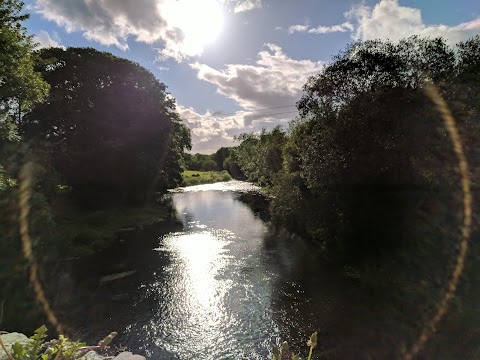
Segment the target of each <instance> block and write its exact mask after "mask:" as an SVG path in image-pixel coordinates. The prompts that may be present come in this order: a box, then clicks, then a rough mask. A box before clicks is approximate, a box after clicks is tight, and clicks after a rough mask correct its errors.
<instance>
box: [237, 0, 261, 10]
mask: <svg viewBox="0 0 480 360" xmlns="http://www.w3.org/2000/svg"><path fill="white" fill-rule="evenodd" d="M261 7H262V0H239V1H237V4H236V5H235V8H234V9H233V12H235V13H240V12H245V11H250V10H254V9H260V8H261Z"/></svg>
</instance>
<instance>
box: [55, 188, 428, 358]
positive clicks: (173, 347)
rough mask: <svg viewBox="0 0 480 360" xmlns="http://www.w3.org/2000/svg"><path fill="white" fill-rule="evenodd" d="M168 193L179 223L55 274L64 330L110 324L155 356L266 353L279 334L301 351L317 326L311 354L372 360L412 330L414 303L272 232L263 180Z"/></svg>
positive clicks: (125, 340) (95, 330)
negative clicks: (361, 280)
mask: <svg viewBox="0 0 480 360" xmlns="http://www.w3.org/2000/svg"><path fill="white" fill-rule="evenodd" d="M169 197H170V198H169V199H170V201H171V205H172V207H173V212H174V217H175V218H176V221H173V222H171V223H168V224H160V225H159V224H157V225H152V226H146V227H144V228H143V229H140V230H138V229H137V230H135V231H129V232H125V233H124V235H122V237H121V239H120V241H119V242H118V243H117V244H116V245H115V246H114V247H113V248H111V249H108V250H106V251H103V252H101V253H99V254H96V255H95V256H93V257H89V258H87V259H84V260H81V261H79V262H75V263H74V264H72V265H71V270H70V271H65V272H64V274H63V276H62V277H60V278H59V279H58V284H57V285H56V289H57V294H60V296H56V297H55V300H54V304H53V305H54V307H55V308H56V309H58V311H59V313H60V314H61V317H62V319H63V321H64V322H65V325H66V326H67V331H68V332H69V335H70V336H71V337H73V338H76V337H78V338H82V339H85V340H86V341H88V342H89V343H95V342H97V341H98V340H100V339H101V338H102V337H103V336H106V335H107V334H108V333H109V332H110V331H117V332H118V333H119V336H118V338H117V339H116V343H117V344H122V345H123V346H125V347H127V348H128V349H130V350H132V351H134V352H137V353H141V354H143V355H145V356H146V357H148V358H152V359H245V358H248V359H265V358H267V357H268V356H271V355H270V350H271V346H272V345H273V344H279V343H280V342H281V341H283V340H288V341H289V343H290V344H291V346H293V347H294V349H295V350H296V351H297V352H299V351H300V352H301V353H302V354H303V355H305V354H306V353H307V347H306V341H307V339H308V337H309V335H310V334H311V333H312V332H313V331H319V338H320V342H319V347H318V349H317V352H318V353H320V352H324V353H325V354H328V353H329V352H334V351H336V349H338V348H339V347H341V349H342V351H341V353H342V357H341V358H344V359H347V358H352V359H357V358H365V359H367V358H369V357H368V356H370V354H375V355H376V356H375V357H374V358H393V357H394V355H398V354H399V352H400V348H401V347H402V346H404V344H405V343H406V342H410V341H411V339H412V338H411V336H412V334H413V335H416V333H418V330H417V329H418V326H417V325H416V324H415V322H416V318H415V317H408V318H405V317H404V316H403V315H404V314H405V313H407V312H408V313H409V314H416V309H418V308H419V306H418V304H415V303H413V304H412V303H409V302H408V301H409V300H408V299H406V300H404V299H403V298H400V300H398V299H397V300H398V301H397V300H395V301H396V302H393V301H392V296H391V294H389V293H388V292H385V289H382V288H378V287H375V286H368V284H367V285H365V284H361V283H359V282H358V279H357V278H356V276H355V274H349V273H348V271H345V269H336V268H335V267H334V266H332V265H329V264H327V263H325V261H323V260H321V257H320V256H319V255H318V254H316V253H315V252H314V251H312V249H309V247H308V246H307V245H306V244H305V242H304V241H302V239H300V238H298V237H296V236H292V235H289V234H288V233H286V232H284V231H279V230H276V229H273V228H271V227H270V226H269V225H268V222H266V221H265V219H266V218H267V217H266V216H265V212H264V211H262V210H264V208H265V203H266V200H265V197H263V195H262V194H261V191H260V189H259V188H258V187H255V186H253V185H251V184H248V183H245V182H239V181H231V182H227V183H217V184H209V185H199V186H192V187H187V188H184V189H176V190H175V191H173V192H172V193H171V194H170V195H169ZM115 274H117V275H118V274H121V275H124V276H123V277H120V278H115V276H112V275H115ZM399 308H400V309H401V310H398V309H399ZM410 309H413V310H410ZM402 316H403V318H402ZM412 316H416V315H412ZM412 328H414V331H411V329H412Z"/></svg>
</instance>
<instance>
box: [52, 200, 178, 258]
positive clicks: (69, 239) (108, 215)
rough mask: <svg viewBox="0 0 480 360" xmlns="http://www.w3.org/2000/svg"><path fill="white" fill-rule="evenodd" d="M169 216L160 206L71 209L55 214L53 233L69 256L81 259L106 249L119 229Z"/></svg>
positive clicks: (162, 219) (165, 208) (168, 212)
mask: <svg viewBox="0 0 480 360" xmlns="http://www.w3.org/2000/svg"><path fill="white" fill-rule="evenodd" d="M169 214H170V209H169V208H168V207H167V206H165V205H160V204H159V205H152V206H143V207H116V208H111V209H104V210H96V211H82V210H78V209H73V208H72V209H68V210H66V211H65V210H64V211H62V212H61V213H57V214H55V219H56V229H55V233H56V236H58V237H59V238H61V239H63V241H62V243H64V244H68V243H70V244H71V247H70V249H69V250H68V251H67V252H68V253H69V255H70V256H82V255H88V254H91V253H93V252H95V251H98V250H101V249H103V248H106V247H108V246H110V245H111V244H112V243H113V242H114V241H115V238H116V233H118V232H119V231H121V230H122V229H128V228H136V227H139V226H143V225H147V224H151V223H154V222H159V221H164V220H166V219H167V217H168V216H169ZM62 252H63V251H62Z"/></svg>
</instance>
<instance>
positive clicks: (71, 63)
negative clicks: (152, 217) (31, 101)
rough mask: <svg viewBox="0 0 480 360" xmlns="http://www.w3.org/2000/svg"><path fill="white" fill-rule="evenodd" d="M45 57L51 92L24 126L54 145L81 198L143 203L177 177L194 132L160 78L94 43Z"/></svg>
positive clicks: (46, 51)
mask: <svg viewBox="0 0 480 360" xmlns="http://www.w3.org/2000/svg"><path fill="white" fill-rule="evenodd" d="M40 55H41V58H42V59H43V63H42V73H43V75H44V77H45V79H46V80H47V81H48V82H49V84H50V85H51V89H52V90H51V93H50V96H49V98H48V100H47V101H46V102H45V103H43V104H38V105H37V106H36V107H35V108H34V109H33V111H32V112H31V113H29V114H27V115H26V116H25V118H24V120H23V121H22V124H21V127H20V130H21V131H22V134H24V136H25V137H26V138H27V139H30V140H35V141H39V142H47V143H48V144H49V146H50V147H52V148H53V149H54V151H55V153H56V154H57V155H56V158H55V167H56V168H57V169H58V171H59V173H60V174H61V176H62V178H63V180H64V182H65V184H67V185H69V186H71V187H72V188H73V190H74V193H76V194H78V195H79V199H81V200H82V201H86V202H89V203H91V204H96V205H98V204H100V203H104V204H108V203H112V202H120V203H124V202H127V203H132V202H143V201H146V200H147V199H151V198H152V195H153V193H154V192H155V191H156V190H159V189H165V188H166V187H168V186H170V185H171V184H175V182H176V181H178V173H179V170H180V168H179V166H178V164H179V161H180V158H181V153H182V152H183V149H184V148H185V147H189V146H190V137H189V133H188V130H187V129H186V128H185V127H184V126H183V125H182V124H181V123H180V120H179V117H178V115H177V113H176V112H175V103H174V99H173V98H172V97H171V96H170V95H169V94H168V93H167V92H166V86H165V85H164V84H163V83H161V82H159V81H158V80H157V79H156V78H155V77H154V76H153V74H152V73H150V72H149V71H148V70H146V69H144V68H142V67H141V66H139V65H138V64H136V63H133V62H131V61H128V60H125V59H121V58H117V57H115V56H113V55H111V54H108V53H104V52H99V51H97V50H94V49H91V48H69V49H67V50H63V49H59V48H51V49H43V50H42V51H41V53H40Z"/></svg>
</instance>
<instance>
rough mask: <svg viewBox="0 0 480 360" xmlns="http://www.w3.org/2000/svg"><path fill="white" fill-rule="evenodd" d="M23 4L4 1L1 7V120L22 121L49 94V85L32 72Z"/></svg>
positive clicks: (33, 57)
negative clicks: (13, 119) (23, 116)
mask: <svg viewBox="0 0 480 360" xmlns="http://www.w3.org/2000/svg"><path fill="white" fill-rule="evenodd" d="M23 5H24V4H23V2H21V1H18V0H5V1H2V3H1V4H0V49H1V51H0V118H1V120H2V123H4V122H5V120H6V119H5V118H6V116H7V115H14V117H15V121H16V122H17V123H18V122H19V121H20V120H21V116H22V113H23V112H24V111H25V110H26V109H29V108H30V107H31V106H32V105H33V104H35V103H37V102H38V101H40V100H42V99H44V98H45V97H46V95H47V94H48V84H47V83H46V82H45V81H44V80H43V79H42V77H41V74H40V73H39V72H37V71H35V57H36V56H35V53H34V51H33V50H34V47H35V44H34V43H33V42H32V37H31V36H28V35H27V33H26V29H25V28H24V27H23V26H22V21H24V20H26V19H28V17H29V15H26V14H22V13H21V12H22V8H23Z"/></svg>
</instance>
